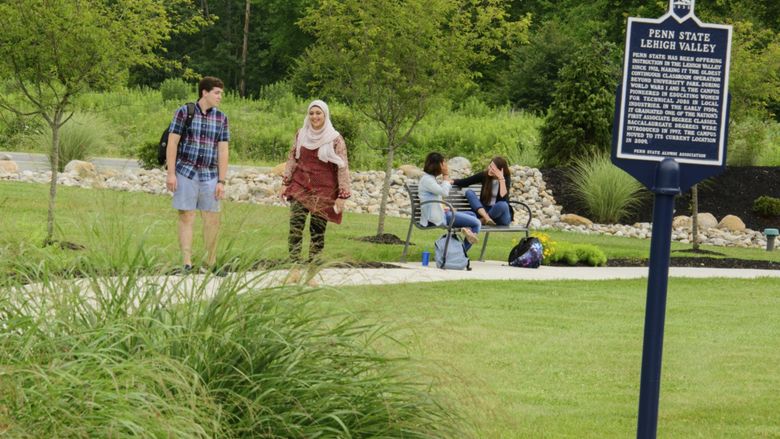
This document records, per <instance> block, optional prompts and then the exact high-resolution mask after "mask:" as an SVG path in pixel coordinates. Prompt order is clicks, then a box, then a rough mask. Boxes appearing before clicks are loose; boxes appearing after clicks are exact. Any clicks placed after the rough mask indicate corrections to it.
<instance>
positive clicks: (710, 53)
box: [615, 0, 732, 166]
mask: <svg viewBox="0 0 780 439" xmlns="http://www.w3.org/2000/svg"><path fill="white" fill-rule="evenodd" d="M731 33H732V30H731V26H726V25H720V24H704V23H702V22H701V21H699V19H698V18H697V17H696V16H695V15H694V13H693V1H692V0H671V1H670V8H669V12H668V13H667V14H666V15H664V16H663V17H661V18H658V19H647V18H634V17H632V18H629V19H628V28H627V31H626V53H625V61H624V70H623V83H622V88H621V90H620V95H619V110H618V112H617V114H616V116H617V119H616V121H615V122H616V125H617V127H616V136H617V138H616V139H615V143H616V145H615V156H616V157H617V158H618V159H627V160H648V161H655V162H658V161H661V160H663V159H664V158H667V157H668V158H673V159H675V160H676V161H677V162H678V163H680V164H683V163H688V164H694V165H704V166H723V165H725V148H726V137H727V133H726V129H727V124H728V111H727V106H728V99H727V96H728V83H729V62H730V59H729V58H730V53H731Z"/></svg>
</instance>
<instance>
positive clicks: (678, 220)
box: [672, 215, 691, 229]
mask: <svg viewBox="0 0 780 439" xmlns="http://www.w3.org/2000/svg"><path fill="white" fill-rule="evenodd" d="M690 227H691V217H689V216H686V215H679V216H676V217H674V219H673V220H672V228H673V229H681V228H690Z"/></svg>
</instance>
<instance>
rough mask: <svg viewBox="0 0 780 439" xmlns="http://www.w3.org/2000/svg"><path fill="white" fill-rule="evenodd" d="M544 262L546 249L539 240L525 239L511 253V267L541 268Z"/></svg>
mask: <svg viewBox="0 0 780 439" xmlns="http://www.w3.org/2000/svg"><path fill="white" fill-rule="evenodd" d="M542 260H544V247H542V243H541V242H540V241H539V239H537V238H534V237H533V236H532V237H529V238H523V239H522V240H520V243H519V244H517V245H516V246H514V247H512V250H510V251H509V261H508V262H509V265H511V266H513V267H524V268H539V266H540V265H542Z"/></svg>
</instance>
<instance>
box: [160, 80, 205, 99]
mask: <svg viewBox="0 0 780 439" xmlns="http://www.w3.org/2000/svg"><path fill="white" fill-rule="evenodd" d="M160 94H161V95H162V98H163V101H165V102H168V101H176V102H180V103H182V104H184V103H185V102H187V99H191V98H192V97H195V96H197V94H194V93H193V87H192V85H190V84H188V83H187V82H186V81H185V80H183V79H181V78H168V79H166V80H165V81H163V83H162V84H160Z"/></svg>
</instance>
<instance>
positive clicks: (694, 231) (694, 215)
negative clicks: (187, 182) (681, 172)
mask: <svg viewBox="0 0 780 439" xmlns="http://www.w3.org/2000/svg"><path fill="white" fill-rule="evenodd" d="M691 235H693V238H692V239H693V249H694V250H698V249H699V186H698V185H695V184H694V185H693V186H692V187H691Z"/></svg>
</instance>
